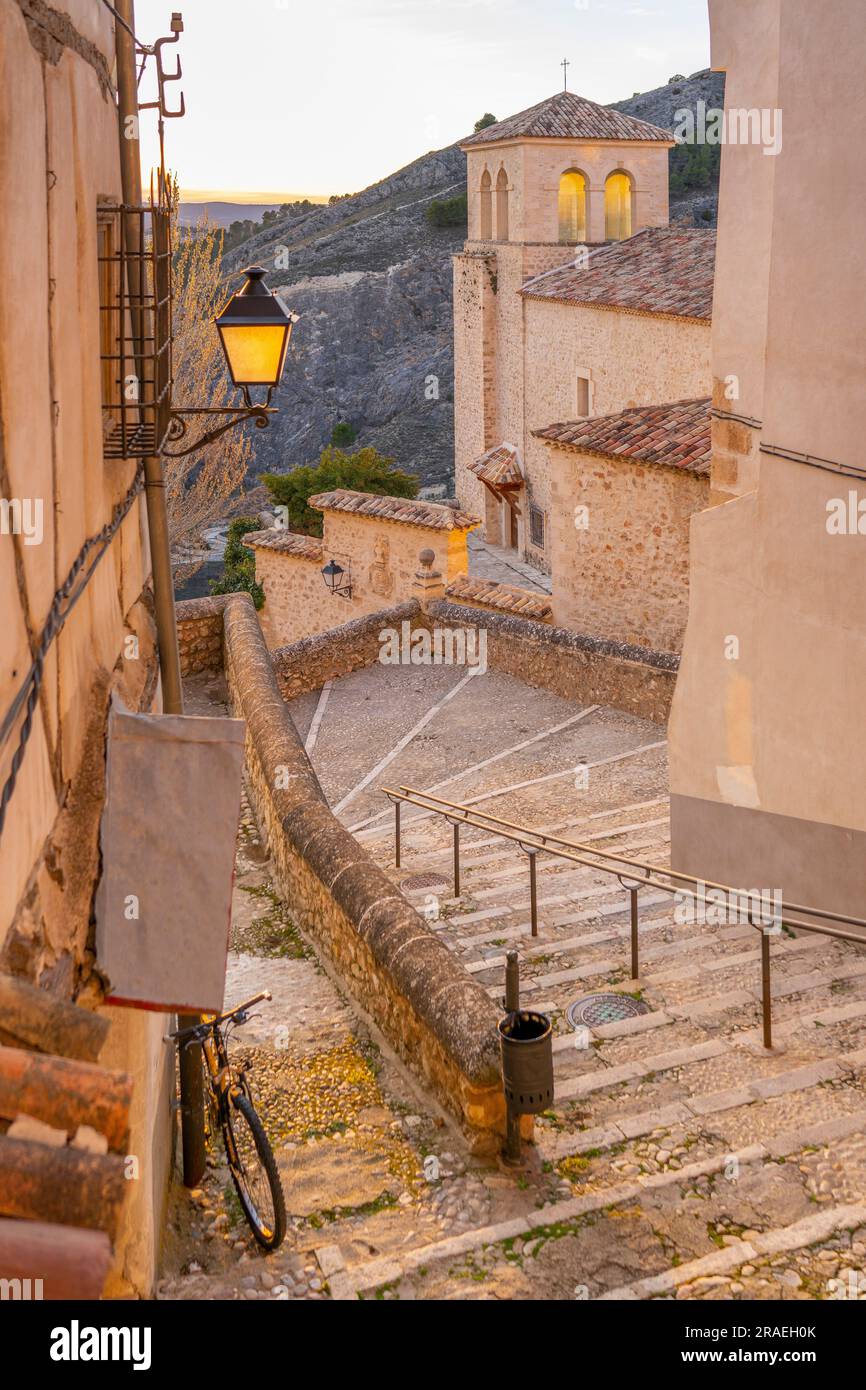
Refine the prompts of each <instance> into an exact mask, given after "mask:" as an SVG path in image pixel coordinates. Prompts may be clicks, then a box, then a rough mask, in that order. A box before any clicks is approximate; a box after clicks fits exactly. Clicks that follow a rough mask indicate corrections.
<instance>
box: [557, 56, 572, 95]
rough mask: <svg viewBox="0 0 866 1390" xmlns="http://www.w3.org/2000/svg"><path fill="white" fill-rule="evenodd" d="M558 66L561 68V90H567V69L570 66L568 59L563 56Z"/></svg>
mask: <svg viewBox="0 0 866 1390" xmlns="http://www.w3.org/2000/svg"><path fill="white" fill-rule="evenodd" d="M559 66H560V67H561V68H562V90H563V91H564V92H567V91H568V69H569V68H570V67H571V63H570V62H569V61H568V59H567V58H563V60H562V62H561V63H560V65H559Z"/></svg>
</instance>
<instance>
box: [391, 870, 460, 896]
mask: <svg viewBox="0 0 866 1390" xmlns="http://www.w3.org/2000/svg"><path fill="white" fill-rule="evenodd" d="M449 883H450V880H449V879H447V878H444V877H443V875H442V874H411V875H410V877H409V878H404V879H403V880H402V882H401V884H400V887H401V888H405V889H406V891H407V892H409V893H414V892H415V891H416V890H417V889H419V888H447V887H448V885H449Z"/></svg>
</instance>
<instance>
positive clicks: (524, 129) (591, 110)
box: [461, 92, 674, 149]
mask: <svg viewBox="0 0 866 1390" xmlns="http://www.w3.org/2000/svg"><path fill="white" fill-rule="evenodd" d="M516 138H520V139H541V140H544V139H548V140H549V139H562V138H568V139H573V140H667V141H668V142H669V143H670V144H673V143H674V137H673V134H672V133H671V131H669V130H662V129H661V127H660V126H657V125H650V124H649V122H648V121H638V120H636V119H635V117H634V116H626V115H625V113H624V112H622V111H612V110H611V109H610V107H608V106H598V105H597V104H596V102H594V101H587V100H586V98H585V97H580V96H578V95H577V93H576V92H557V93H556V94H555V95H554V96H552V97H548V98H547V100H546V101H540V102H539V103H538V105H537V106H530V107H529V109H528V110H527V111H519V112H518V113H517V115H516V116H509V117H508V118H507V119H506V120H504V121H497V122H496V125H490V126H488V127H487V128H486V130H479V131H478V133H477V134H476V135H470V136H469V138H468V139H466V140H463V141H461V149H467V148H471V147H473V146H476V145H490V144H493V143H494V142H495V141H497V140H514V139H516Z"/></svg>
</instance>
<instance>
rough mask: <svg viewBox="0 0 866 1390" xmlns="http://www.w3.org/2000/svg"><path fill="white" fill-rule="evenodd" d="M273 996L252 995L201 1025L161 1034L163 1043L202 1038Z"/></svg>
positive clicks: (205, 1020) (205, 1019)
mask: <svg viewBox="0 0 866 1390" xmlns="http://www.w3.org/2000/svg"><path fill="white" fill-rule="evenodd" d="M272 998H273V995H272V994H271V991H270V990H269V989H264V990H262V992H261V994H254V995H253V996H252V998H251V999H246V1000H245V1001H244V1003H243V1004H236V1005H235V1007H234V1008H233V1009H226V1011H225V1013H222V1014H213V1015H211V1016H210V1017H208V1016H207V1015H206V1016H205V1017H204V1019H203V1020H202V1021H201V1023H194V1024H192V1026H191V1027H190V1028H177V1029H176V1030H175V1031H174V1032H173V1033H165V1034H163V1042H181V1041H182V1040H183V1039H185V1038H189V1039H190V1040H192V1039H193V1038H196V1037H198V1036H202V1037H203V1036H204V1034H205V1033H206V1032H207V1031H208V1029H210V1028H213V1027H218V1026H219V1024H221V1023H225V1022H226V1021H227V1019H230V1018H235V1017H236V1016H237V1015H238V1014H243V1013H246V1011H247V1009H251V1008H253V1006H254V1005H255V1004H260V1003H261V1002H262V1000H263V999H272Z"/></svg>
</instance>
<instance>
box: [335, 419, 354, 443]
mask: <svg viewBox="0 0 866 1390" xmlns="http://www.w3.org/2000/svg"><path fill="white" fill-rule="evenodd" d="M357 438H358V431H357V430H356V429H355V426H354V425H350V424H349V422H348V421H347V420H340V421H339V422H338V423H337V424H336V425H335V426H334V428H333V429H332V430H331V443H332V444H335V445H336V447H337V448H338V449H342V448H343V447H344V446H345V445H346V444H354V442H355V440H356V439H357Z"/></svg>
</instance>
